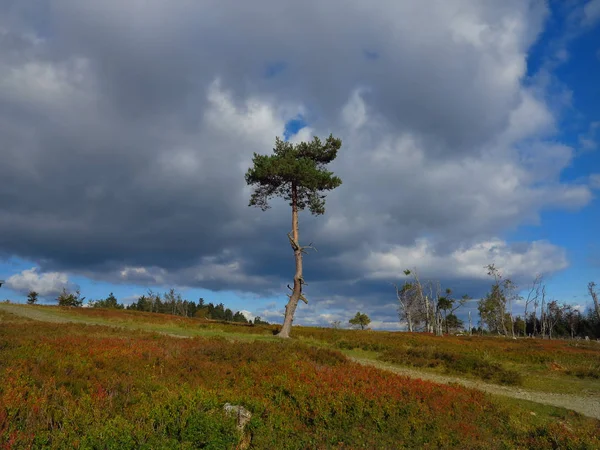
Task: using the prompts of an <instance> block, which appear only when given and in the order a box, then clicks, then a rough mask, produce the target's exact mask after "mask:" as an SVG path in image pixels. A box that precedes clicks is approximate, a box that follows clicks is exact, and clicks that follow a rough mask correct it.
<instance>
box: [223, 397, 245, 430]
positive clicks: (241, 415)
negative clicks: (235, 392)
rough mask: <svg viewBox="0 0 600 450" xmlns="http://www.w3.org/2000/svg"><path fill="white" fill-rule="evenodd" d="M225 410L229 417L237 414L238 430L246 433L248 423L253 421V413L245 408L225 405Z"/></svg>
mask: <svg viewBox="0 0 600 450" xmlns="http://www.w3.org/2000/svg"><path fill="white" fill-rule="evenodd" d="M223 409H224V410H225V413H227V415H230V416H231V415H234V414H235V416H236V417H237V429H238V431H240V432H243V431H244V427H245V426H246V424H247V423H248V422H250V419H252V413H251V412H250V411H248V410H247V409H246V408H244V407H243V406H240V405H232V404H230V403H225V405H224V406H223Z"/></svg>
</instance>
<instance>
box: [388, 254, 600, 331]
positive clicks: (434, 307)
mask: <svg viewBox="0 0 600 450" xmlns="http://www.w3.org/2000/svg"><path fill="white" fill-rule="evenodd" d="M485 268H486V269H487V274H488V275H489V276H490V277H491V278H492V279H493V282H492V286H491V289H490V291H489V292H488V294H487V295H486V296H485V297H483V298H481V299H479V300H478V302H477V312H478V315H479V318H478V319H479V320H478V323H477V324H473V320H472V318H471V312H469V313H468V323H465V322H464V321H463V320H461V319H459V318H458V316H457V314H456V312H457V310H458V309H459V308H461V307H462V306H464V305H465V304H466V303H467V302H468V301H469V300H470V298H469V297H468V296H466V295H465V296H463V297H461V298H455V297H453V295H452V290H451V289H442V287H441V285H440V284H439V282H436V281H422V280H420V279H419V277H418V275H417V273H416V271H410V270H406V271H405V272H404V274H405V275H406V276H407V277H409V278H408V279H407V280H406V281H405V282H404V284H403V285H401V286H398V285H394V287H395V289H396V297H397V299H398V305H399V309H398V312H399V315H400V320H402V321H405V322H406V324H407V328H408V331H425V332H428V333H435V334H436V335H442V334H444V333H450V332H457V331H462V330H464V331H465V332H467V333H468V334H474V333H475V334H496V335H502V336H511V337H517V336H529V337H541V338H549V339H553V338H567V337H568V338H590V339H600V304H599V301H598V294H597V292H596V284H595V283H593V282H591V283H589V285H588V293H589V295H590V297H591V299H592V301H593V304H594V307H593V308H590V309H588V310H587V311H586V312H581V311H579V310H578V309H576V308H575V307H573V305H570V304H568V303H562V302H559V301H558V300H555V299H551V298H550V297H549V296H548V294H547V291H546V285H545V284H544V282H543V276H542V275H537V276H536V278H535V279H534V281H533V283H532V285H531V286H530V287H529V289H528V293H527V296H526V297H524V296H522V295H520V292H521V290H520V289H518V287H517V285H516V284H515V283H514V282H513V281H512V280H511V279H510V278H505V277H503V275H502V273H501V272H500V270H499V269H498V268H497V267H496V266H495V265H494V264H490V265H488V266H486V267H485ZM515 305H519V306H524V311H523V314H522V315H520V314H519V315H515V314H513V308H514V307H515ZM474 319H477V318H474ZM473 325H475V326H473Z"/></svg>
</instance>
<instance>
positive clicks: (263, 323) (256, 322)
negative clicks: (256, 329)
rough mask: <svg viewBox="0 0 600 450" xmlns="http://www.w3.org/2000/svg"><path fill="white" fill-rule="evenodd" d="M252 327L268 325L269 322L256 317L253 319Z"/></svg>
mask: <svg viewBox="0 0 600 450" xmlns="http://www.w3.org/2000/svg"><path fill="white" fill-rule="evenodd" d="M254 325H269V322H267V321H266V320H262V319H261V318H260V316H256V317H255V318H254Z"/></svg>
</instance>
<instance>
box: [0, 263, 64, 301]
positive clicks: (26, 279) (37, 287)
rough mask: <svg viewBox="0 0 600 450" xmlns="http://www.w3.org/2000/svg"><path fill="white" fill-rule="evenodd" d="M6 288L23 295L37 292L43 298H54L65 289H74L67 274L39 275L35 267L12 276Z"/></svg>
mask: <svg viewBox="0 0 600 450" xmlns="http://www.w3.org/2000/svg"><path fill="white" fill-rule="evenodd" d="M6 287H7V288H9V289H12V290H14V291H17V292H20V293H22V294H27V293H28V292H29V291H36V292H37V293H38V294H39V295H40V296H42V297H52V296H56V295H58V294H60V292H62V290H63V288H66V289H70V288H72V284H71V283H70V282H69V277H68V275H67V274H66V273H61V272H47V273H39V272H38V269H37V268H35V267H34V268H31V269H26V270H23V271H22V272H21V273H18V274H15V275H13V276H11V277H10V278H9V279H8V280H6Z"/></svg>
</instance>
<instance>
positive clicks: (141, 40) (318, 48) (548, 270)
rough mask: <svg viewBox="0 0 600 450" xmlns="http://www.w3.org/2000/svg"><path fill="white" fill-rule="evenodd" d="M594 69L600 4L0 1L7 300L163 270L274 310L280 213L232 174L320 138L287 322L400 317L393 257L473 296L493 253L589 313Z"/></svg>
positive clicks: (1, 265)
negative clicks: (326, 185)
mask: <svg viewBox="0 0 600 450" xmlns="http://www.w3.org/2000/svg"><path fill="white" fill-rule="evenodd" d="M598 80H600V0H586V1H583V0H582V1H575V0H565V1H549V2H548V1H537V0H530V1H529V0H505V1H502V2H498V1H479V0H472V1H469V0H427V1H423V0H379V1H373V2H368V4H367V3H365V2H358V1H354V0H352V1H348V0H344V1H342V0H330V1H328V2H322V1H318V0H307V1H304V2H287V1H280V0H277V1H276V0H257V1H254V2H238V1H232V0H219V1H211V0H194V1H191V0H172V1H169V2H166V1H160V0H146V1H137V0H136V1H129V2H122V1H117V0H104V1H102V2H91V1H81V0H41V1H40V0H19V1H18V2H17V1H12V0H0V142H1V143H2V144H1V145H0V157H1V159H2V162H1V164H0V180H2V181H1V183H0V279H3V280H5V284H4V285H3V286H2V287H1V288H0V298H7V299H10V300H12V301H15V302H23V301H25V296H26V294H27V292H29V290H32V289H33V290H36V291H37V292H38V293H39V294H40V296H41V298H42V302H44V303H49V304H50V303H53V302H55V299H56V296H57V294H58V293H59V292H60V291H61V290H62V289H63V288H67V289H76V288H77V287H79V288H80V289H81V292H82V295H83V296H85V297H86V298H87V299H98V298H105V297H106V296H107V295H108V294H109V293H110V292H113V293H114V294H115V295H116V296H117V298H118V299H119V300H120V301H121V302H123V303H130V302H132V301H133V300H135V299H136V298H137V296H139V295H142V294H144V293H145V292H147V290H148V289H153V290H155V291H165V290H167V289H169V288H172V287H174V288H176V289H178V290H180V291H181V292H182V293H183V295H184V297H186V298H188V299H190V300H197V299H198V298H200V297H202V298H204V299H205V300H206V301H207V302H214V303H220V302H223V303H225V305H226V306H228V307H230V308H232V309H234V310H243V311H246V312H247V314H248V316H249V317H254V316H260V317H262V318H263V319H266V320H269V321H271V322H281V321H282V319H283V310H284V305H285V303H286V301H287V297H286V292H287V288H286V285H287V284H288V283H290V282H291V281H292V277H293V273H294V259H293V254H292V251H291V249H290V247H289V243H288V240H287V237H286V234H287V232H289V231H290V226H291V225H290V222H291V217H290V216H291V212H290V208H289V206H288V205H286V204H285V202H284V201H283V200H281V201H277V200H274V201H273V202H272V206H273V207H272V208H271V209H269V210H268V211H266V212H263V211H261V210H260V209H258V208H250V207H248V201H249V197H250V194H251V188H250V187H248V186H246V185H245V181H244V174H245V172H246V170H247V169H248V168H249V167H250V164H251V160H252V156H253V154H254V152H257V153H262V154H268V153H270V152H271V151H272V148H273V146H274V143H275V137H276V136H280V137H282V138H284V139H287V140H289V141H291V142H295V143H296V142H300V141H304V140H309V139H311V138H312V137H313V136H320V137H321V138H324V137H326V136H327V135H329V134H330V133H333V134H334V135H335V136H336V137H339V138H341V139H342V148H341V150H340V152H339V153H338V158H337V159H336V160H335V161H334V162H333V163H332V164H331V170H333V171H334V172H335V173H336V174H337V175H339V176H340V177H341V179H342V181H343V184H342V186H340V187H339V188H338V189H336V190H335V191H332V192H331V193H329V195H328V197H327V203H326V213H325V215H323V216H318V217H313V216H311V215H310V213H309V212H308V211H305V212H303V213H302V214H301V216H300V241H301V243H305V244H307V243H308V242H313V243H314V245H315V246H316V248H317V249H318V252H316V253H315V252H312V253H310V255H308V256H307V257H305V279H306V281H307V283H308V284H307V286H306V290H305V294H306V297H307V298H308V301H309V304H308V305H304V304H301V305H300V306H299V308H298V310H297V313H296V319H295V324H304V325H329V324H330V323H331V322H332V321H335V320H340V321H341V322H342V323H347V321H348V319H350V318H351V317H352V316H354V315H355V314H356V312H357V311H362V312H365V313H367V314H368V315H369V316H370V317H371V319H372V327H373V328H376V329H398V328H401V327H402V324H401V323H400V322H399V320H398V314H397V304H396V299H395V293H394V288H393V286H392V283H402V282H403V281H404V279H405V277H404V275H403V271H404V270H405V269H413V268H416V269H417V271H418V272H419V274H420V276H421V277H422V278H424V279H432V280H439V281H440V282H441V283H442V285H443V286H444V287H450V288H453V290H454V292H455V294H456V295H458V296H462V294H468V295H470V296H471V297H473V298H474V299H477V298H480V297H481V296H483V295H485V293H486V292H487V290H489V287H490V279H489V277H488V276H487V274H486V270H485V268H484V266H486V265H487V264H492V263H493V264H495V265H496V267H498V268H499V269H500V270H501V271H502V274H503V276H505V277H509V278H511V279H512V280H513V281H515V282H516V283H517V285H518V286H520V287H521V288H522V289H527V286H528V284H529V283H531V281H532V279H533V278H534V277H535V276H536V274H538V273H542V274H544V277H545V280H546V283H547V289H548V295H549V296H550V297H551V298H555V299H557V300H559V301H561V302H566V303H570V304H573V305H578V306H579V307H580V308H585V307H586V305H588V304H589V303H590V301H589V299H588V297H587V295H586V290H587V283H588V282H589V281H596V282H597V283H600V256H599V255H600V240H599V238H598V233H597V227H595V226H594V225H595V224H596V223H598V219H599V218H600V204H599V201H598V198H597V197H598V192H599V190H600V153H599V145H600V101H599V100H600V82H599V81H598ZM470 307H471V309H472V308H473V307H474V303H472V304H471V306H470Z"/></svg>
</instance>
